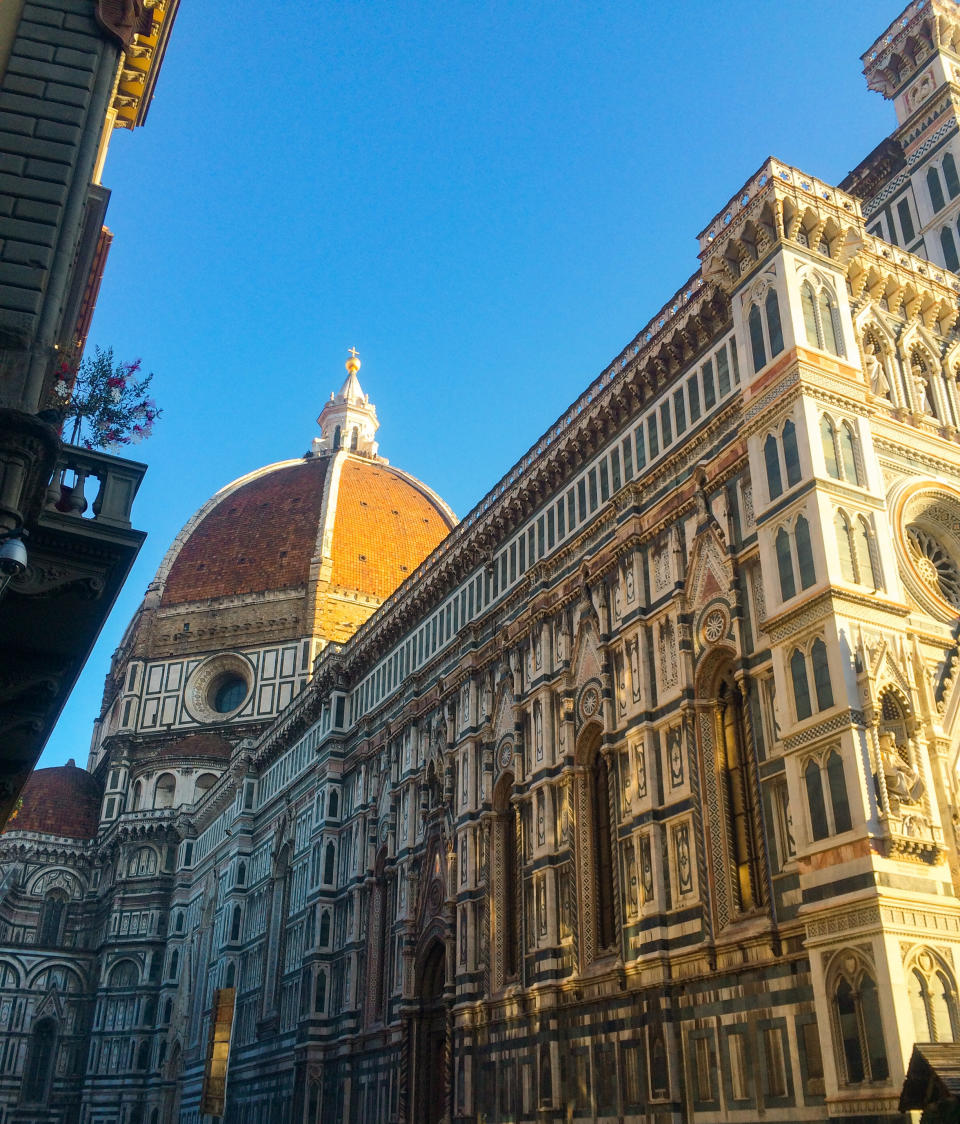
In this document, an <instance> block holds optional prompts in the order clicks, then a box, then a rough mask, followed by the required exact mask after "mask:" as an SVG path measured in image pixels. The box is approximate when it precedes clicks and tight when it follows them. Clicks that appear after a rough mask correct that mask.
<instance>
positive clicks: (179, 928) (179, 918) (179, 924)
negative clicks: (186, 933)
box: [173, 909, 184, 933]
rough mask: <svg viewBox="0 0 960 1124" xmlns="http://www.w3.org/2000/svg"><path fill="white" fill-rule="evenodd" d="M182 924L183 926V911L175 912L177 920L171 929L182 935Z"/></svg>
mask: <svg viewBox="0 0 960 1124" xmlns="http://www.w3.org/2000/svg"><path fill="white" fill-rule="evenodd" d="M183 924H184V921H183V910H182V909H181V910H179V911H178V912H177V919H176V921H175V922H174V924H173V927H174V929H175V931H176V932H178V933H182V932H183Z"/></svg>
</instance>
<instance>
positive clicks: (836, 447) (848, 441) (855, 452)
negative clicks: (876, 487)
mask: <svg viewBox="0 0 960 1124" xmlns="http://www.w3.org/2000/svg"><path fill="white" fill-rule="evenodd" d="M820 440H821V444H822V446H823V460H824V464H825V465H826V469H827V475H828V476H831V477H833V479H834V480H846V481H847V483H848V484H856V485H857V486H858V487H863V484H864V480H863V470H862V468H861V465H860V455H859V454H860V450H859V446H858V443H857V436H856V433H855V432H854V428H853V426H852V425H851V424H850V423H849V422H847V421H844V422H841V424H840V425H839V426H837V425H836V424H835V423H834V421H833V419H832V418H831V417H829V416H828V415H827V414H823V415H822V417H821V418H820Z"/></svg>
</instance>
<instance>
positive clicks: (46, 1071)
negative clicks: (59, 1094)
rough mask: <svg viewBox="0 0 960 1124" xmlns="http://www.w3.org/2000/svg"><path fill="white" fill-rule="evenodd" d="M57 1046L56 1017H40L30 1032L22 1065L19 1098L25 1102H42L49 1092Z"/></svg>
mask: <svg viewBox="0 0 960 1124" xmlns="http://www.w3.org/2000/svg"><path fill="white" fill-rule="evenodd" d="M56 1047H57V1022H56V1019H52V1018H48V1019H41V1020H40V1021H39V1022H38V1023H36V1024H35V1025H34V1027H33V1030H32V1031H31V1033H30V1043H29V1045H28V1047H27V1061H26V1064H25V1065H24V1067H23V1083H22V1085H21V1086H20V1100H21V1101H22V1102H25V1103H27V1104H42V1103H43V1102H44V1101H46V1099H47V1096H48V1094H49V1092H50V1084H51V1081H52V1079H53V1061H54V1055H55V1054H56Z"/></svg>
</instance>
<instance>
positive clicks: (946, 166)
mask: <svg viewBox="0 0 960 1124" xmlns="http://www.w3.org/2000/svg"><path fill="white" fill-rule="evenodd" d="M943 178H944V180H945V181H946V184H947V194H948V195H949V196H950V198H951V199H956V197H957V196H958V195H960V178H958V177H957V165H956V162H955V161H954V159H953V153H952V152H948V153H947V154H946V156H944V158H943Z"/></svg>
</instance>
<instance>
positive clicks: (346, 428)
mask: <svg viewBox="0 0 960 1124" xmlns="http://www.w3.org/2000/svg"><path fill="white" fill-rule="evenodd" d="M344 366H345V367H346V368H347V377H346V379H345V380H344V383H343V386H341V387H340V391H339V393H337V394H333V393H331V395H330V401H329V402H327V404H326V405H325V406H324V407H323V410H322V411H321V412H320V417H318V418H317V424H318V425H319V426H320V429H321V434H320V436H319V437H315V438H314V439H313V452H314V453H315V454H317V455H319V456H323V455H325V454H327V455H329V454H330V453H332V452H335V451H336V450H337V449H347V450H349V451H350V452H352V453H359V454H360V455H361V456H367V457H375V456H376V455H377V448H378V446H377V442H376V441H375V440H374V435H375V434H376V432H377V430H378V429H379V428H380V423H379V421H377V409H376V407H375V406H374V405H373V403H372V402H371V401H370V398H369V396H368V395H366V394H364V393H363V388H362V387H361V386H360V380H359V379H358V378H357V371H359V370H360V358H359V356H358V355H357V349H356V348H355V347H351V348H350V349H349V358H348V359H347V361H346V363H345V364H344Z"/></svg>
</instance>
